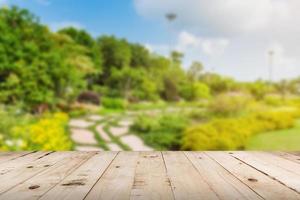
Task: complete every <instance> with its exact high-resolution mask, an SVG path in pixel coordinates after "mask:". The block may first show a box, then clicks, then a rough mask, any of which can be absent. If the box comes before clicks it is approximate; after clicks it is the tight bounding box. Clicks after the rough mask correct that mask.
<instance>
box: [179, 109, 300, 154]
mask: <svg viewBox="0 0 300 200" xmlns="http://www.w3.org/2000/svg"><path fill="white" fill-rule="evenodd" d="M298 113H299V112H298V111H297V110H284V111H283V110H281V111H269V112H260V113H252V114H249V115H246V116H243V117H237V118H221V119H215V120H212V121H210V122H208V123H205V124H200V125H195V126H192V127H189V128H187V129H186V130H185V132H184V136H183V140H182V148H183V149H184V150H239V149H244V146H245V143H246V141H247V139H248V138H249V137H250V136H252V135H253V134H258V133H261V132H265V131H272V130H279V129H287V128H291V127H293V126H294V122H295V119H296V117H297V116H298Z"/></svg>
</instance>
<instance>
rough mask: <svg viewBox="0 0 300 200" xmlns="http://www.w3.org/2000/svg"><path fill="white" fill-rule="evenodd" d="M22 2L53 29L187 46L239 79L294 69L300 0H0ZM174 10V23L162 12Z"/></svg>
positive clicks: (211, 66) (283, 74)
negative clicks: (70, 27)
mask: <svg viewBox="0 0 300 200" xmlns="http://www.w3.org/2000/svg"><path fill="white" fill-rule="evenodd" d="M0 4H15V5H18V6H20V7H23V8H28V9H29V10H30V11H32V12H33V13H34V14H36V15H37V16H39V17H40V19H41V22H42V23H44V24H47V25H48V26H49V27H50V28H51V29H52V30H57V29H59V28H62V27H65V26H70V25H71V26H75V27H79V28H84V29H86V30H88V31H89V32H90V33H91V34H92V35H93V36H98V35H102V34H114V35H116V36H118V37H124V38H126V39H128V40H129V41H131V42H139V43H142V44H144V45H145V46H146V47H147V48H149V50H151V51H153V52H157V53H160V54H163V55H168V52H169V51H170V49H176V50H178V51H181V52H183V53H184V54H185V58H184V66H185V67H186V68H187V67H188V66H189V65H190V64H191V62H192V61H193V60H199V61H201V62H203V64H204V66H205V68H206V70H208V71H215V72H218V73H221V74H224V75H228V76H233V77H234V78H236V79H239V80H254V79H259V78H261V79H268V78H269V73H268V71H269V70H268V68H269V60H270V58H269V57H268V52H269V51H271V50H272V51H274V52H275V53H274V57H273V63H274V64H273V74H272V79H274V80H275V79H276V80H279V79H283V78H292V77H296V76H299V75H300V45H299V44H300V34H299V32H300V20H298V19H299V18H300V13H299V10H300V1H299V0H243V1H241V0H226V1H224V0H85V1H84V0H0ZM170 12H172V13H176V15H177V18H176V20H175V21H174V22H172V24H168V23H167V21H166V19H165V14H166V13H170Z"/></svg>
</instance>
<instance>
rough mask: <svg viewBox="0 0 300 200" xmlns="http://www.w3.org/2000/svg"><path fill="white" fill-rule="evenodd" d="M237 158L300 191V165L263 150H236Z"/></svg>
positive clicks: (233, 154) (235, 155)
mask: <svg viewBox="0 0 300 200" xmlns="http://www.w3.org/2000/svg"><path fill="white" fill-rule="evenodd" d="M232 156H234V157H235V158H237V159H240V160H242V161H243V162H245V163H247V164H248V165H251V166H252V167H253V168H255V169H257V170H259V171H261V172H263V173H265V174H267V175H268V176H270V177H272V178H274V179H276V180H278V181H279V182H281V183H283V184H285V185H286V186H288V187H289V188H291V189H293V190H296V191H297V192H298V193H300V175H299V174H300V165H299V164H297V163H294V162H292V161H289V160H286V159H283V158H280V157H278V156H274V155H271V154H267V153H263V152H251V153H249V152H234V153H232Z"/></svg>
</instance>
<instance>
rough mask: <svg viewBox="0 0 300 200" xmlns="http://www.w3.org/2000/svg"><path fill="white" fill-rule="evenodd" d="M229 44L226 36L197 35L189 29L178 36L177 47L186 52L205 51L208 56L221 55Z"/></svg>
mask: <svg viewBox="0 0 300 200" xmlns="http://www.w3.org/2000/svg"><path fill="white" fill-rule="evenodd" d="M228 45H229V40H228V39H225V38H203V37H197V36H196V35H193V34H191V33H189V32H187V31H182V32H180V33H179V36H178V43H177V46H176V48H175V49H177V50H179V51H182V52H186V51H188V50H189V51H196V52H203V53H204V54H206V55H208V56H218V55H221V54H222V53H223V52H224V51H225V49H226V47H227V46H228Z"/></svg>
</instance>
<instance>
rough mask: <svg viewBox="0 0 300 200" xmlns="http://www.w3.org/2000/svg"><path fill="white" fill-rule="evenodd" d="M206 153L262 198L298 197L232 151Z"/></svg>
mask: <svg viewBox="0 0 300 200" xmlns="http://www.w3.org/2000/svg"><path fill="white" fill-rule="evenodd" d="M237 153H238V152H235V153H234V154H237ZM206 154H208V155H209V156H210V157H211V158H213V159H214V160H216V161H217V162H218V163H219V164H220V165H222V166H223V167H224V168H225V169H226V170H227V171H229V172H230V173H231V174H232V175H234V176H235V177H237V178H238V179H239V180H240V181H241V182H243V183H244V184H246V185H247V186H248V187H249V188H251V189H252V190H253V191H254V192H256V193H257V194H259V195H260V196H261V197H263V198H264V199H300V196H299V193H297V192H295V191H293V190H291V189H290V188H288V187H286V186H284V185H283V184H282V183H280V182H278V181H276V180H274V179H273V178H272V177H270V176H268V175H267V174H264V173H262V172H260V171H258V170H257V169H255V168H253V167H252V166H250V165H249V164H248V162H243V161H241V160H238V159H236V158H235V157H233V156H232V155H233V153H232V154H231V153H226V152H206Z"/></svg>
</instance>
